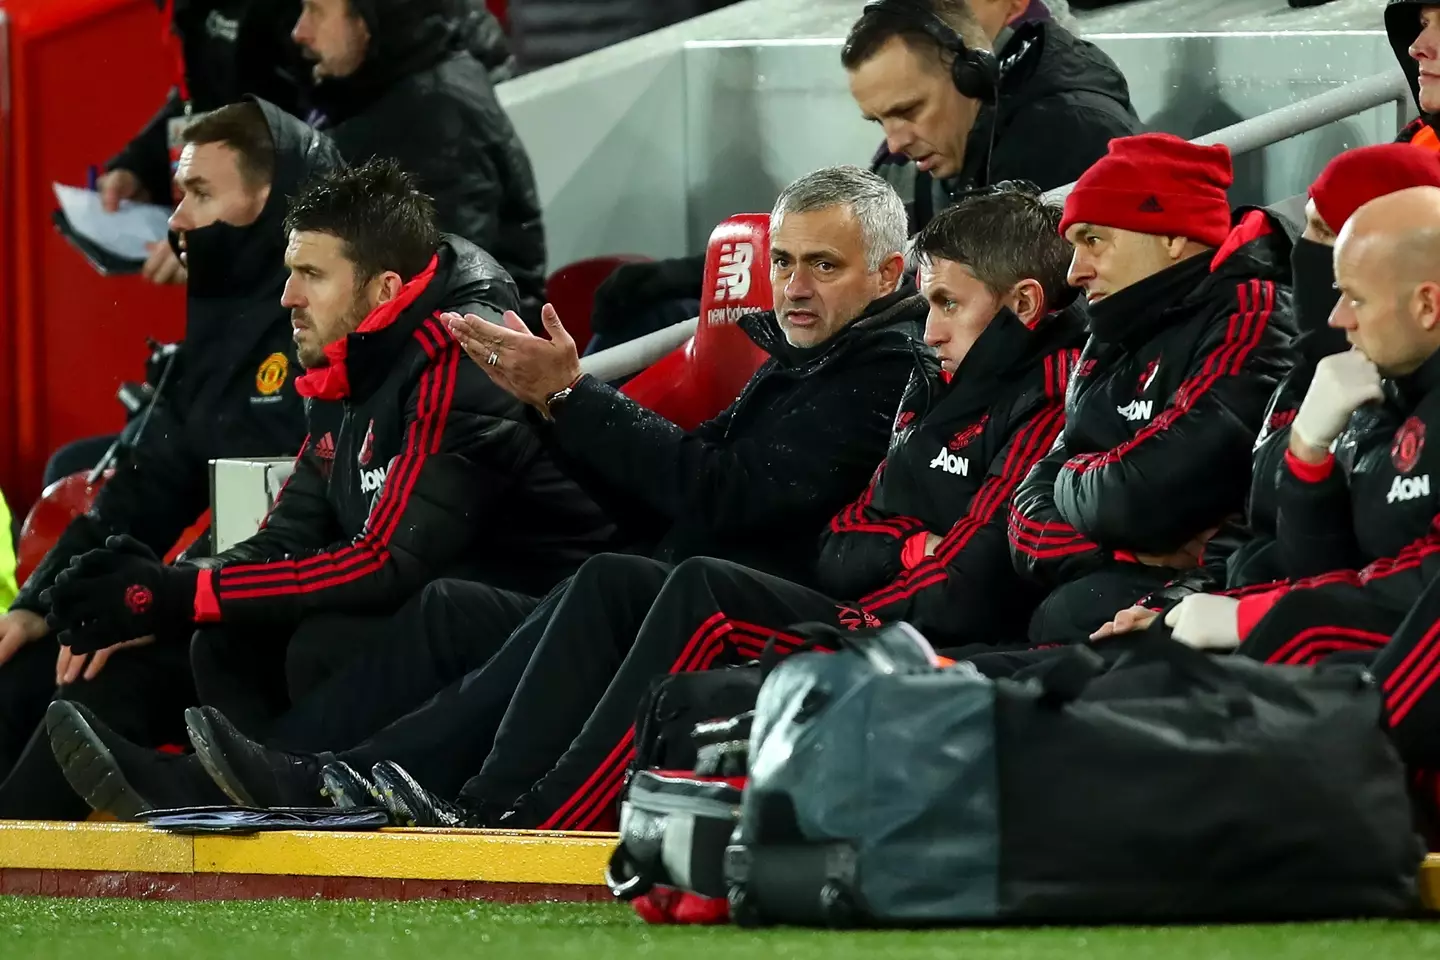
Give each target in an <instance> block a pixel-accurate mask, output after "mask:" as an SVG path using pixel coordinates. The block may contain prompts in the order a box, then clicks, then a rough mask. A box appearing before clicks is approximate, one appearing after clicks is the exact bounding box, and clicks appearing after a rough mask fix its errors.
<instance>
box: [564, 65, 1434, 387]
mask: <svg viewBox="0 0 1440 960" xmlns="http://www.w3.org/2000/svg"><path fill="white" fill-rule="evenodd" d="M1409 98H1410V88H1409V86H1408V85H1407V84H1406V82H1405V77H1404V75H1403V74H1401V73H1400V72H1399V71H1398V70H1391V71H1387V72H1385V73H1377V74H1375V75H1374V76H1371V77H1366V78H1364V79H1363V80H1355V81H1352V82H1350V83H1347V84H1345V85H1344V86H1340V87H1336V88H1335V89H1334V90H1327V91H1325V92H1324V93H1322V94H1319V95H1317V96H1313V97H1308V98H1306V99H1304V100H1300V101H1297V102H1296V103H1292V104H1290V105H1289V106H1285V107H1281V108H1280V109H1278V110H1272V111H1270V112H1269V113H1265V114H1261V115H1260V116H1258V117H1253V118H1251V119H1249V120H1242V121H1240V122H1239V123H1236V124H1231V125H1230V126H1228V127H1222V128H1221V129H1219V130H1216V131H1215V132H1214V133H1207V134H1205V135H1204V136H1203V137H1196V138H1195V140H1194V141H1193V142H1194V143H1199V144H1204V145H1206V146H1209V145H1212V144H1216V143H1223V144H1225V146H1227V147H1229V148H1230V152H1231V153H1232V154H1236V155H1239V154H1242V153H1249V152H1250V151H1252V150H1258V149H1260V148H1262V147H1268V146H1270V145H1271V144H1272V143H1279V142H1280V141H1282V140H1288V139H1290V138H1291V137H1295V136H1299V135H1300V134H1302V133H1308V132H1309V131H1311V130H1316V129H1319V128H1320V127H1323V126H1325V125H1326V124H1327V123H1333V122H1334V121H1336V120H1343V119H1345V118H1346V117H1350V116H1354V115H1355V114H1357V113H1363V112H1364V111H1366V110H1369V109H1371V108H1373V107H1378V106H1380V105H1382V104H1385V103H1389V102H1391V101H1395V100H1400V101H1402V102H1403V101H1408V100H1409ZM1074 186H1075V184H1073V183H1067V184H1066V185H1065V186H1063V187H1056V188H1055V189H1054V190H1050V191H1047V192H1046V194H1045V196H1046V198H1047V199H1050V200H1052V201H1057V202H1058V201H1062V200H1064V199H1065V197H1066V196H1067V195H1069V193H1070V190H1071V188H1072V187H1074ZM562 319H563V318H562ZM698 322H699V321H698V320H697V319H695V318H691V319H690V320H687V321H685V322H684V323H677V324H675V325H674V326H671V327H666V328H665V329H664V330H657V331H656V332H654V333H650V334H646V335H645V336H643V337H640V338H639V339H636V340H631V341H628V342H626V343H622V344H620V345H619V346H616V347H611V348H610V349H609V350H601V351H599V352H597V353H594V354H592V355H590V356H588V357H586V358H585V359H584V360H583V361H582V362H581V367H583V368H584V369H585V370H586V372H588V373H592V374H594V375H595V376H596V377H599V378H601V379H604V380H614V379H618V378H619V377H624V376H629V375H630V374H632V373H637V372H638V371H640V370H643V369H645V367H647V366H649V365H650V364H652V363H654V362H655V361H656V360H659V359H660V358H661V357H663V356H664V355H665V354H667V353H669V352H670V351H671V350H673V349H675V348H676V347H678V346H679V345H680V344H682V343H684V342H685V341H686V340H688V339H689V338H690V335H691V334H692V333H694V332H695V327H696V324H697V323H698Z"/></svg>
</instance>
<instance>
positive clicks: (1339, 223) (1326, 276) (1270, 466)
mask: <svg viewBox="0 0 1440 960" xmlns="http://www.w3.org/2000/svg"><path fill="white" fill-rule="evenodd" d="M1418 186H1434V187H1440V157H1437V156H1436V155H1435V154H1433V153H1430V152H1428V151H1424V150H1416V149H1414V148H1412V147H1410V146H1408V145H1406V144H1403V143H1387V144H1381V145H1379V146H1372V147H1357V148H1356V149H1354V150H1347V151H1345V152H1344V153H1342V154H1340V155H1339V156H1337V157H1336V158H1335V159H1333V160H1331V161H1330V163H1329V164H1328V165H1327V166H1326V167H1325V169H1324V170H1323V171H1321V173H1320V176H1319V177H1317V178H1316V179H1315V183H1314V184H1312V185H1311V187H1310V199H1309V202H1308V203H1307V204H1306V219H1305V231H1304V233H1302V234H1301V235H1300V237H1299V238H1298V239H1297V240H1296V241H1295V247H1294V249H1293V250H1292V251H1291V255H1290V269H1291V273H1292V276H1293V285H1294V313H1295V321H1296V325H1297V326H1298V327H1299V329H1300V336H1299V337H1297V338H1296V339H1295V343H1294V347H1295V352H1296V354H1297V355H1298V356H1297V360H1296V363H1295V366H1294V367H1293V368H1291V370H1290V372H1289V373H1288V374H1286V375H1285V379H1284V380H1282V381H1281V382H1280V386H1279V387H1278V388H1276V390H1275V393H1274V395H1273V396H1272V397H1271V398H1270V406H1269V408H1268V409H1267V410H1266V412H1265V419H1264V426H1263V427H1262V428H1261V431H1260V439H1259V440H1258V441H1257V442H1256V444H1255V456H1254V459H1253V469H1252V470H1251V477H1252V482H1251V486H1250V500H1249V504H1248V507H1247V518H1246V524H1245V527H1244V529H1243V530H1235V531H1233V532H1234V533H1235V534H1237V535H1238V536H1235V537H1231V536H1223V535H1222V536H1218V537H1216V538H1215V539H1214V540H1212V541H1211V542H1210V544H1209V547H1208V548H1207V550H1206V554H1205V561H1206V562H1205V567H1204V568H1201V569H1197V570H1195V571H1192V572H1191V573H1189V574H1187V575H1186V576H1184V577H1182V578H1181V579H1179V580H1177V581H1175V582H1174V583H1171V584H1168V585H1166V587H1165V588H1164V589H1163V590H1161V591H1158V592H1157V593H1155V594H1152V595H1150V596H1149V597H1146V598H1145V599H1143V600H1141V601H1139V602H1138V603H1137V604H1136V605H1135V606H1133V607H1130V608H1128V609H1126V610H1122V611H1120V612H1119V613H1118V614H1116V616H1115V620H1114V621H1113V622H1112V623H1110V624H1107V625H1106V626H1105V627H1102V628H1101V629H1100V631H1099V632H1098V636H1099V637H1103V636H1109V635H1112V634H1115V633H1126V632H1129V631H1131V630H1136V629H1143V628H1144V627H1146V626H1148V625H1149V623H1150V621H1151V620H1153V619H1154V618H1155V616H1156V613H1157V612H1162V613H1163V612H1167V611H1168V610H1169V608H1170V607H1171V606H1173V605H1174V604H1176V603H1178V602H1179V601H1180V600H1182V599H1184V598H1185V597H1186V596H1189V595H1190V594H1192V593H1203V592H1213V591H1217V590H1223V589H1226V588H1229V589H1230V590H1240V589H1243V588H1246V587H1250V586H1253V585H1255V584H1264V583H1270V582H1272V581H1276V580H1283V579H1285V578H1286V577H1287V576H1289V575H1290V573H1291V571H1289V570H1287V568H1286V565H1285V563H1284V562H1283V559H1284V558H1283V553H1284V552H1283V551H1282V550H1281V549H1280V548H1279V546H1278V544H1277V529H1278V522H1279V513H1280V512H1281V510H1280V507H1281V498H1282V495H1283V491H1284V489H1285V488H1284V486H1283V484H1281V483H1280V482H1279V478H1280V477H1282V476H1283V474H1282V473H1281V471H1282V469H1283V468H1284V459H1285V451H1286V450H1287V449H1288V447H1289V443H1290V423H1291V422H1292V421H1293V420H1294V419H1295V414H1296V412H1297V411H1298V410H1299V408H1300V403H1301V401H1302V400H1303V399H1304V398H1305V395H1306V392H1307V391H1308V390H1309V389H1310V385H1311V381H1312V380H1313V378H1314V376H1315V368H1316V366H1317V364H1319V363H1320V361H1321V360H1323V359H1324V358H1325V357H1328V356H1330V355H1332V354H1336V353H1340V352H1341V351H1344V350H1346V349H1348V348H1349V344H1348V343H1347V342H1346V339H1345V331H1344V330H1343V329H1340V328H1338V327H1334V326H1331V325H1330V323H1329V321H1330V315H1331V312H1332V311H1333V310H1334V308H1335V303H1336V301H1337V300H1338V299H1339V297H1340V294H1339V292H1338V291H1337V290H1336V289H1335V265H1334V253H1335V235H1336V233H1337V232H1338V231H1339V230H1340V229H1341V228H1343V227H1344V226H1345V224H1346V223H1347V222H1349V220H1350V216H1351V214H1353V213H1354V212H1355V210H1356V209H1357V208H1358V207H1360V206H1361V205H1362V204H1365V203H1368V202H1369V201H1371V200H1374V199H1376V198H1377V197H1382V196H1386V195H1387V194H1391V193H1395V192H1396V191H1399V190H1404V189H1406V188H1408V187H1418ZM1287 515H1288V516H1289V517H1291V518H1292V519H1293V516H1294V511H1293V509H1292V510H1291V511H1288V512H1287ZM1293 526H1294V525H1293V523H1291V524H1290V527H1291V530H1292V532H1293ZM1231 532H1232V531H1230V530H1227V534H1228V533H1231ZM1420 532H1423V531H1420ZM1417 535H1418V533H1417ZM1232 540H1234V541H1238V542H1231V541H1232ZM1227 546H1229V547H1233V549H1228V550H1227V549H1225V548H1226V547H1227Z"/></svg>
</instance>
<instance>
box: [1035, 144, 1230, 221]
mask: <svg viewBox="0 0 1440 960" xmlns="http://www.w3.org/2000/svg"><path fill="white" fill-rule="evenodd" d="M1234 179H1235V178H1234V174H1233V173H1232V170H1231V164H1230V148H1229V147H1226V146H1224V145H1221V144H1217V145H1216V146H1213V147H1201V146H1197V145H1195V144H1193V143H1190V142H1188V141H1186V140H1182V139H1181V138H1179V137H1177V136H1174V135H1173V134H1169V133H1142V134H1139V135H1138V136H1134V137H1118V138H1116V139H1114V140H1111V141H1110V152H1109V153H1107V154H1106V155H1105V156H1103V157H1101V158H1100V159H1099V160H1097V161H1095V164H1094V165H1093V166H1092V167H1091V168H1090V169H1089V170H1086V171H1085V173H1084V174H1083V175H1082V176H1081V177H1080V180H1079V181H1078V182H1077V183H1076V184H1075V189H1073V190H1071V191H1070V196H1069V197H1067V198H1066V199H1065V217H1064V219H1063V220H1061V222H1060V232H1061V233H1064V232H1065V231H1067V230H1069V229H1070V227H1071V225H1073V224H1076V223H1093V224H1095V225H1096V226H1100V227H1115V228H1116V229H1119V230H1133V231H1135V232H1136V233H1150V234H1155V235H1156V236H1162V237H1187V238H1189V239H1191V240H1194V241H1195V242H1197V243H1203V244H1205V245H1206V246H1207V247H1218V246H1220V245H1221V244H1222V243H1224V242H1225V238H1226V237H1227V236H1229V234H1230V201H1229V199H1228V198H1227V197H1226V196H1225V191H1226V189H1227V188H1228V187H1229V186H1230V184H1231V183H1232V182H1233V181H1234Z"/></svg>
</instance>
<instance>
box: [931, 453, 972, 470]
mask: <svg viewBox="0 0 1440 960" xmlns="http://www.w3.org/2000/svg"><path fill="white" fill-rule="evenodd" d="M930 467H931V469H934V470H944V471H945V472H946V473H954V474H958V475H960V476H962V477H968V476H970V461H969V460H966V459H965V458H964V457H959V456H956V455H955V454H953V453H951V452H950V451H949V450H946V449H945V448H944V447H941V448H940V452H939V453H937V454H935V459H934V460H931V461H930Z"/></svg>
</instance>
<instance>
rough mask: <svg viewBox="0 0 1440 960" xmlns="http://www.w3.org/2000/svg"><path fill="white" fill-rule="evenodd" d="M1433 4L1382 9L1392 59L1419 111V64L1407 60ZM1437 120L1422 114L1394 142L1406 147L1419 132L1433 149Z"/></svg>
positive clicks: (1397, 1) (1409, 0)
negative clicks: (1425, 13) (1395, 61)
mask: <svg viewBox="0 0 1440 960" xmlns="http://www.w3.org/2000/svg"><path fill="white" fill-rule="evenodd" d="M1434 5H1435V4H1433V3H1431V2H1429V0H1389V2H1388V3H1387V4H1386V5H1385V33H1386V34H1387V35H1388V36H1389V38H1390V46H1391V48H1392V49H1394V51H1395V59H1396V60H1397V61H1399V63H1400V69H1401V70H1402V71H1404V73H1405V79H1406V81H1407V82H1408V83H1409V84H1410V95H1411V97H1413V98H1414V100H1415V108H1416V109H1417V110H1418V109H1419V108H1420V64H1419V63H1418V62H1416V60H1415V58H1414V57H1412V56H1410V44H1412V43H1414V42H1415V38H1416V37H1418V36H1420V14H1421V12H1422V11H1423V10H1424V9H1425V8H1426V7H1427V6H1434ZM1437 120H1440V117H1436V116H1434V115H1433V114H1427V113H1424V112H1423V111H1422V112H1421V114H1420V116H1419V117H1417V118H1416V119H1415V120H1413V121H1412V122H1411V123H1409V124H1408V125H1406V127H1405V129H1404V130H1401V131H1400V136H1398V137H1396V138H1395V139H1396V140H1397V141H1399V142H1401V143H1409V142H1411V141H1412V140H1414V139H1415V138H1416V137H1417V136H1420V135H1421V134H1422V132H1423V133H1424V134H1426V136H1425V138H1424V139H1426V140H1428V141H1430V144H1431V149H1435V145H1434V144H1435V140H1436V135H1437V132H1440V127H1437V126H1436V122H1437Z"/></svg>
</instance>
